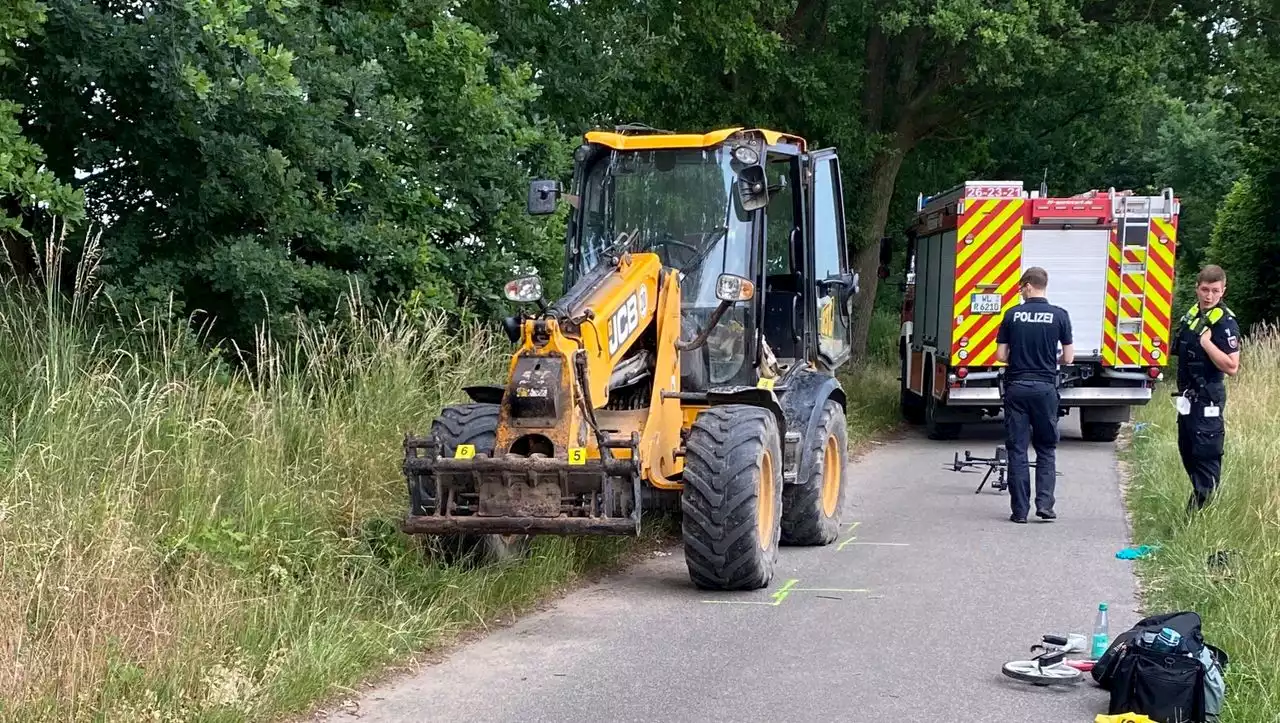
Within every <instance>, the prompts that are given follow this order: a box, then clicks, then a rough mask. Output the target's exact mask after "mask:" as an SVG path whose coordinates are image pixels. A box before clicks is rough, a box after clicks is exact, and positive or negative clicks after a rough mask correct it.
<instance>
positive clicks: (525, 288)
mask: <svg viewBox="0 0 1280 723" xmlns="http://www.w3.org/2000/svg"><path fill="white" fill-rule="evenodd" d="M502 290H503V292H504V293H505V294H506V295H507V299H508V300H509V301H517V302H521V303H533V302H535V301H538V300H540V299H541V298H542V279H540V278H538V277H537V276H523V277H521V278H518V279H512V280H511V281H508V282H507V285H506V286H505V287H503V289H502Z"/></svg>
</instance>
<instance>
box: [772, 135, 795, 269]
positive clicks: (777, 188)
mask: <svg viewBox="0 0 1280 723" xmlns="http://www.w3.org/2000/svg"><path fill="white" fill-rule="evenodd" d="M765 175H766V177H767V178H768V179H769V180H768V183H769V206H768V208H767V209H766V210H765V213H766V214H767V217H768V225H767V226H766V229H765V233H766V235H767V236H766V238H765V264H766V265H765V274H766V275H770V276H772V275H777V274H789V273H791V271H792V268H791V230H792V229H793V228H795V225H796V195H795V186H794V185H793V183H792V178H791V159H790V158H787V157H784V156H770V157H769V159H768V163H767V164H766V165H765Z"/></svg>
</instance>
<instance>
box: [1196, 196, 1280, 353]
mask: <svg viewBox="0 0 1280 723" xmlns="http://www.w3.org/2000/svg"><path fill="white" fill-rule="evenodd" d="M1273 208H1274V202H1273V201H1271V200H1270V199H1268V198H1266V197H1265V195H1264V186H1263V184H1261V183H1258V182H1257V181H1256V180H1254V179H1253V178H1252V177H1250V176H1245V177H1243V178H1241V179H1240V180H1239V181H1237V182H1236V183H1235V185H1234V186H1232V188H1231V192H1230V193H1228V194H1227V198H1226V200H1225V201H1224V202H1223V204H1222V207H1221V208H1220V209H1219V211H1218V222H1217V224H1216V225H1215V226H1214V229H1213V238H1212V240H1211V241H1210V243H1209V249H1208V256H1209V259H1210V260H1211V261H1213V262H1214V263H1217V264H1219V265H1220V266H1222V268H1223V269H1224V270H1225V271H1226V272H1227V288H1228V296H1229V297H1230V299H1229V301H1228V305H1229V306H1230V307H1231V310H1232V311H1234V312H1235V313H1236V315H1237V316H1238V317H1239V321H1240V325H1241V327H1242V328H1244V329H1246V330H1248V328H1249V327H1250V326H1251V325H1253V324H1255V323H1257V322H1259V321H1273V320H1274V319H1276V317H1277V316H1280V299H1277V298H1276V294H1275V290H1276V289H1278V288H1280V234H1277V233H1276V232H1275V228H1274V227H1273V226H1271V225H1270V223H1269V220H1270V219H1268V215H1269V214H1270V213H1272V212H1273Z"/></svg>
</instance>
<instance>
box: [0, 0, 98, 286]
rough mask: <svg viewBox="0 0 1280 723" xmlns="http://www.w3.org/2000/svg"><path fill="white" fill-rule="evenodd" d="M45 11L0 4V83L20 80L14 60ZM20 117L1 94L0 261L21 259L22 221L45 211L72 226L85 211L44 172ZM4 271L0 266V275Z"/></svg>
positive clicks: (24, 1) (28, 1) (29, 4)
mask: <svg viewBox="0 0 1280 723" xmlns="http://www.w3.org/2000/svg"><path fill="white" fill-rule="evenodd" d="M45 9H46V8H45V6H44V5H43V4H42V3H39V2H36V1H35V0H0V77H3V75H4V74H8V75H10V76H17V75H20V72H19V71H17V70H16V69H15V66H16V65H17V63H16V62H15V60H16V56H17V55H18V53H19V51H20V50H21V49H23V48H26V47H30V43H31V42H33V37H32V36H38V35H39V32H40V26H41V24H42V23H43V22H44V19H45ZM21 111H22V106H21V105H19V104H17V103H15V102H13V100H12V98H10V97H9V96H8V94H7V93H5V92H4V91H3V89H0V239H2V240H3V244H2V245H0V247H2V248H3V251H4V252H5V258H9V257H11V256H19V255H20V254H22V253H25V250H26V248H27V245H26V243H25V241H26V239H27V238H29V237H30V231H29V229H28V228H27V226H28V225H29V224H24V223H23V218H24V216H30V215H39V214H42V213H44V212H45V211H48V212H52V213H57V214H61V215H63V216H66V217H67V218H69V219H73V220H74V219H78V218H80V217H81V215H82V212H83V208H84V206H83V199H82V197H81V196H80V194H79V193H77V192H76V191H75V190H74V189H73V188H71V187H70V186H68V185H66V184H64V183H60V182H59V181H58V179H57V178H56V177H55V176H54V175H53V174H52V173H50V172H49V171H48V170H46V169H45V168H44V167H43V162H44V152H43V151H42V150H41V149H40V147H39V146H38V145H36V144H34V143H32V142H31V140H30V139H29V138H27V137H26V136H25V135H24V134H23V128H22V124H21V122H20V121H19V114H20V113H21ZM0 261H3V260H2V259H0ZM6 265H7V264H4V263H0V269H2V268H3V267H4V266H6Z"/></svg>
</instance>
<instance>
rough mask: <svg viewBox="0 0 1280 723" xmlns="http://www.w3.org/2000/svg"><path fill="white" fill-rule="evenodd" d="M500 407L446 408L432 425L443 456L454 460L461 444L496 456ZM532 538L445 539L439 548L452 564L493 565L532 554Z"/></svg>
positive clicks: (462, 405)
mask: <svg viewBox="0 0 1280 723" xmlns="http://www.w3.org/2000/svg"><path fill="white" fill-rule="evenodd" d="M498 411H499V410H498V405H497V404H459V405H456V406H451V407H445V408H444V409H442V410H441V411H440V416H438V417H436V418H435V421H433V422H432V423H431V431H432V433H433V434H436V435H438V436H439V438H440V444H441V448H440V454H441V455H443V456H445V457H452V456H453V451H454V449H455V448H456V447H457V446H458V445H460V444H471V445H475V448H476V454H493V445H494V441H495V440H496V439H497V435H498ZM531 544H532V537H531V536H530V535H464V534H459V535H445V536H441V537H440V538H439V540H438V542H437V543H436V544H435V545H432V547H433V548H435V550H436V551H438V552H439V553H441V557H443V558H444V560H445V562H447V563H449V564H465V563H468V562H470V563H473V564H477V565H489V564H493V563H497V562H504V561H507V560H513V559H518V558H520V557H523V556H524V555H525V553H526V552H528V551H529V547H530V545H531Z"/></svg>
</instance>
